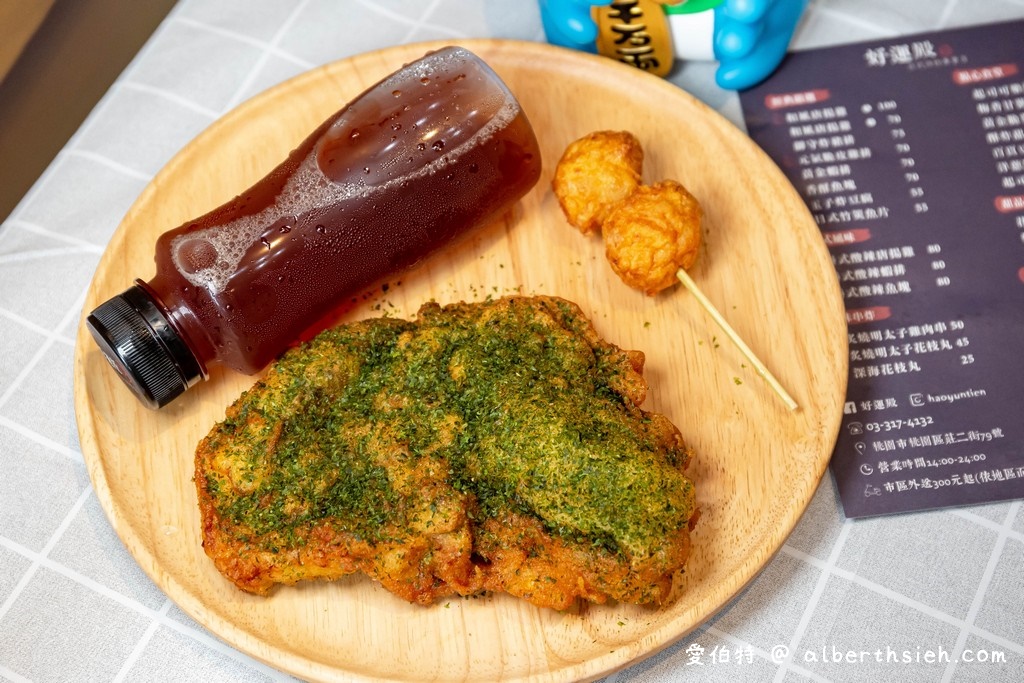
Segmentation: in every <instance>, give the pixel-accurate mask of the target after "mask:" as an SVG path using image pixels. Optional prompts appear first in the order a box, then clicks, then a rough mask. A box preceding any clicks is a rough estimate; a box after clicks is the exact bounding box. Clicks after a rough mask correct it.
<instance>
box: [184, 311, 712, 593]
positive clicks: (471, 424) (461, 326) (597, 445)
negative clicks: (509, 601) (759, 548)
mask: <svg viewBox="0 0 1024 683" xmlns="http://www.w3.org/2000/svg"><path fill="white" fill-rule="evenodd" d="M418 318H419V319H418V321H416V322H408V321H402V320H397V319H378V320H375V321H363V322H358V323H352V324H350V325H346V326H343V327H341V328H337V329H336V330H331V331H328V332H326V333H324V334H323V335H321V336H319V337H317V338H316V339H315V340H313V341H312V342H311V343H309V344H307V345H305V346H304V347H302V348H300V349H295V350H293V351H290V352H288V353H287V354H286V355H285V356H284V357H283V358H282V359H281V360H280V361H278V362H277V363H276V364H275V365H274V366H272V367H271V368H270V369H269V370H268V372H267V374H266V376H265V377H264V378H263V379H261V380H260V381H259V382H258V383H257V384H256V385H255V386H254V387H253V388H252V389H250V390H249V391H247V392H246V393H245V394H243V395H242V396H241V397H240V398H239V400H238V401H236V403H235V404H233V405H232V406H231V407H230V408H229V409H228V411H227V415H226V419H225V420H224V421H223V422H222V423H220V424H219V425H217V426H216V427H215V428H214V429H213V430H212V431H211V432H210V433H209V434H208V435H207V436H206V437H205V438H204V439H203V440H202V441H201V442H200V444H199V445H198V448H197V449H196V458H195V462H196V474H195V484H196V491H197V494H198V500H199V510H200V516H201V520H202V537H203V548H204V550H205V551H206V554H207V555H208V556H209V557H210V558H211V559H212V561H213V563H214V565H215V566H216V568H217V569H218V570H219V571H220V572H221V573H222V574H223V575H224V576H225V577H226V578H227V579H228V580H230V581H231V582H232V583H234V584H235V585H236V586H237V587H238V588H240V589H242V590H244V591H247V592H250V593H255V594H259V595H266V594H268V593H269V592H270V591H271V589H272V588H273V587H274V586H275V585H277V584H285V585H290V584H294V583H296V582H298V581H303V580H315V579H321V580H331V579H337V578H340V577H342V576H345V575H347V574H353V573H357V572H359V573H363V574H366V575H367V576H369V577H371V578H373V579H375V580H376V581H378V582H379V583H380V584H381V585H382V586H383V587H384V588H386V589H387V590H389V591H391V592H392V593H394V594H395V595H398V596H400V597H402V598H403V599H405V600H408V601H410V602H413V603H419V604H423V605H427V604H430V603H432V602H434V601H436V600H437V599H438V598H440V597H442V596H451V595H463V596H465V595H472V594H476V593H480V592H482V591H500V592H507V593H510V594H512V595H517V596H520V597H522V598H523V599H525V600H528V601H529V602H531V603H533V604H535V605H537V606H541V607H552V608H556V609H564V608H566V607H568V606H569V605H570V604H571V603H572V602H573V601H574V600H576V599H580V598H582V599H585V600H590V601H593V602H598V603H603V602H605V601H607V600H609V599H613V600H620V601H626V602H631V603H638V604H643V603H652V602H653V603H660V602H661V601H662V600H664V599H665V597H666V596H667V595H668V592H669V590H670V588H671V584H672V580H673V576H674V574H675V573H676V572H677V571H678V570H679V569H680V568H682V567H683V565H684V564H685V562H686V558H687V555H688V553H689V548H690V540H689V529H690V525H691V524H692V521H693V520H694V519H695V509H694V493H693V487H692V484H691V482H690V481H689V480H688V479H687V478H686V477H685V474H684V473H683V471H684V470H685V468H686V466H687V464H688V461H689V459H690V455H691V454H690V450H689V449H688V448H687V447H686V445H685V444H684V443H683V440H682V437H681V435H680V433H679V430H678V429H677V428H676V427H675V426H674V425H673V424H672V423H671V422H670V421H669V420H668V419H667V418H666V417H664V416H662V415H659V414H657V413H652V412H646V411H643V410H642V409H640V407H639V404H640V403H641V402H642V401H643V400H644V397H645V395H646V392H647V383H646V381H645V380H644V378H643V376H642V375H641V374H640V372H641V371H642V369H643V354H641V353H639V352H627V351H623V350H622V349H619V348H618V347H616V346H614V345H612V344H609V343H608V342H605V341H603V340H602V339H601V338H600V336H599V335H598V334H597V331H596V330H595V329H594V327H593V326H592V325H591V323H590V321H589V320H587V319H586V318H585V317H584V316H583V314H582V311H580V310H579V308H578V307H577V306H575V304H572V303H570V302H567V301H565V300H562V299H557V298H554V297H507V298H503V299H500V300H497V301H492V302H486V303H482V304H453V305H451V306H447V307H444V308H441V307H440V306H438V305H436V304H428V305H426V306H424V307H423V308H422V309H421V310H420V313H419V316H418ZM517 334H518V335H520V336H519V337H515V335H517ZM453 340H454V341H453ZM481 344H482V345H483V346H480V345H481ZM482 348H487V349H492V351H491V353H490V354H481V353H475V352H474V353H473V354H469V353H468V351H470V350H473V349H477V350H479V349H482ZM441 357H444V358H445V359H446V361H445V362H439V359H440V358H441ZM501 363H507V364H508V367H509V368H512V369H513V370H514V374H515V375H524V376H526V375H530V377H528V378H527V379H526V380H523V382H522V383H521V384H520V385H516V384H515V383H514V380H515V377H508V378H507V381H506V380H505V379H503V376H501V375H494V376H491V375H488V374H487V373H489V372H491V371H492V370H493V368H494V367H495V366H496V364H498V365H500V364H501ZM421 371H426V372H427V373H428V374H421ZM531 373H535V374H532V375H531ZM481 375H486V376H485V377H483V378H482V379H481ZM429 378H433V379H431V381H432V382H437V384H431V385H429V386H423V385H422V384H421V383H422V382H423V381H425V380H426V379H429ZM475 380H476V381H475ZM589 382H594V386H593V389H592V390H587V392H589V391H593V393H592V394H589V393H587V392H582V393H581V391H579V390H578V389H579V387H580V385H582V384H587V383H589ZM520 391H522V392H525V393H519V392H520ZM475 393H479V394H481V398H480V399H479V400H477V399H476V398H474V397H473V395H474V394H475ZM569 395H575V396H576V397H577V398H575V399H573V398H565V397H566V396H569ZM438 396H440V398H439V397H438ZM581 396H584V398H579V397H581ZM361 397H362V398H361ZM559 401H564V403H563V404H561V405H560V404H558V403H557V402H559ZM499 435H500V436H499ZM602 487H603V488H602ZM616 496H618V497H620V498H621V501H620V500H616V502H615V504H613V505H612V506H609V505H608V501H609V500H610V499H611V498H612V497H616ZM654 519H657V520H659V521H657V522H652V521H651V520H654Z"/></svg>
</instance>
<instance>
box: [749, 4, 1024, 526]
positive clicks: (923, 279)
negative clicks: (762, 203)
mask: <svg viewBox="0 0 1024 683" xmlns="http://www.w3.org/2000/svg"><path fill="white" fill-rule="evenodd" d="M740 99H741V103H742V106H743V112H744V116H745V119H746V123H747V127H748V130H749V132H750V136H751V137H752V138H753V139H754V141H755V142H757V143H758V144H759V145H760V146H761V147H762V148H763V149H764V150H765V151H766V152H767V153H768V154H769V155H770V156H771V157H772V158H773V159H774V160H775V161H776V163H778V165H779V166H780V167H781V168H782V170H783V172H784V173H785V174H786V175H787V176H788V177H789V179H790V180H791V181H792V183H793V185H794V186H795V187H796V188H797V189H798V191H799V192H800V193H801V195H802V196H803V198H804V199H805V200H806V202H807V205H808V207H809V209H810V211H811V213H812V215H813V216H814V218H815V220H816V221H817V223H818V226H819V227H820V228H821V232H822V235H823V237H824V239H825V243H826V244H827V245H828V248H829V251H830V253H831V255H832V260H833V263H834V264H835V267H836V273H837V275H838V277H839V283H840V286H841V288H842V293H843V297H844V301H845V305H846V319H847V323H848V335H849V354H850V356H849V360H850V375H849V388H848V392H847V397H846V404H845V409H844V416H843V422H842V429H841V433H840V435H839V438H838V443H837V446H836V450H835V452H834V454H833V457H832V469H833V472H834V474H835V479H836V482H837V485H838V488H839V494H840V497H841V499H842V503H843V507H844V510H845V513H846V515H847V516H848V517H864V516H869V515H879V514H887V513H896V512H905V511H910V510H920V509H926V508H937V507H944V506H952V505H965V504H973V503H984V502H990V501H998V500H1006V499H1012V498H1022V497H1024V22H1019V21H1018V22H1013V23H1004V24H994V25H987V26H977V27H972V28H964V29H955V30H947V31H939V32H934V33H922V34H919V35H912V36H904V37H900V38H893V39H886V40H879V41H873V42H866V43H857V44H850V45H844V46H839V47H831V48H824V49H814V50H807V51H803V52H797V53H794V54H792V55H790V56H789V57H788V58H787V59H786V61H785V62H784V63H783V65H782V66H781V68H780V69H779V70H778V71H777V72H776V73H775V74H774V75H773V76H772V77H771V78H770V79H769V80H768V81H767V82H765V83H763V84H761V85H760V86H758V87H756V88H753V89H751V90H748V91H746V92H744V93H742V94H741V98H740ZM777 229H784V226H777Z"/></svg>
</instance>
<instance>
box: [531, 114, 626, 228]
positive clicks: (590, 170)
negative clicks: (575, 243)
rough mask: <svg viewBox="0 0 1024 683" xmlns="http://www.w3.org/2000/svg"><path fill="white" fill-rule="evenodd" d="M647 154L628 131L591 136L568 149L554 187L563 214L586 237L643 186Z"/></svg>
mask: <svg viewBox="0 0 1024 683" xmlns="http://www.w3.org/2000/svg"><path fill="white" fill-rule="evenodd" d="M643 163H644V151H643V148H642V147H641V146H640V141H639V140H637V139H636V136H634V135H633V134H632V133H630V132H628V131H610V130H602V131H596V132H593V133H589V134H588V135H585V136H583V137H582V138H580V139H578V140H576V141H574V142H572V143H571V144H570V145H569V146H568V147H566V149H565V152H564V153H563V154H562V158H561V159H560V160H559V162H558V166H557V167H556V168H555V177H554V179H553V180H552V181H551V186H552V188H553V189H554V191H555V196H556V197H557V198H558V204H559V206H561V207H562V213H564V214H565V217H566V219H567V220H568V221H569V223H571V224H572V225H574V226H576V227H577V228H578V229H579V230H580V232H582V233H583V234H584V235H590V234H593V233H596V232H598V231H599V230H600V229H601V224H602V223H603V222H604V219H605V217H606V216H607V215H608V213H609V211H611V209H612V208H613V207H614V206H615V205H616V204H618V203H619V202H621V201H622V200H623V199H625V198H626V197H628V196H629V195H630V194H632V193H633V190H635V189H636V188H637V187H638V186H639V185H640V174H641V171H642V169H643Z"/></svg>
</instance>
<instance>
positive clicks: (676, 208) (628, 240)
mask: <svg viewBox="0 0 1024 683" xmlns="http://www.w3.org/2000/svg"><path fill="white" fill-rule="evenodd" d="M702 217H703V210H702V209H701V206H700V203H699V202H698V201H697V200H696V199H695V198H694V196H693V195H691V194H690V193H689V192H688V191H687V190H686V188H684V187H683V186H682V185H680V184H679V183H677V182H676V181H674V180H664V181H662V182H659V183H655V184H654V185H646V186H643V187H639V188H637V189H636V191H635V192H634V193H633V194H632V195H630V196H629V197H628V198H626V200H625V201H623V202H622V203H620V204H618V205H617V206H616V207H615V208H614V209H613V210H612V211H611V213H609V214H608V217H607V219H606V220H605V222H604V239H605V254H606V255H607V257H608V261H609V262H610V263H611V266H612V269H613V270H614V271H615V272H616V274H618V276H619V277H620V278H622V280H623V282H625V283H626V284H627V285H629V286H630V287H633V288H635V289H639V290H642V291H643V292H645V293H646V294H648V295H654V294H656V293H657V292H659V291H661V290H663V289H665V288H667V287H670V286H672V285H673V284H674V283H675V282H676V271H678V270H679V269H680V268H683V269H687V268H689V267H690V266H692V265H693V262H694V261H695V260H696V258H697V253H698V252H699V251H700V243H701V219H702Z"/></svg>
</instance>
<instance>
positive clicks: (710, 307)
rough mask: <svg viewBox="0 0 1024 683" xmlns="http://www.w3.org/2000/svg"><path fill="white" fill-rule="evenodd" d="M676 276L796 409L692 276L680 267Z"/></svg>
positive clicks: (758, 370)
mask: <svg viewBox="0 0 1024 683" xmlns="http://www.w3.org/2000/svg"><path fill="white" fill-rule="evenodd" d="M676 277H677V278H679V281H680V282H682V283H683V286H684V287H686V289H688V290H689V291H690V293H691V294H693V296H694V297H696V299H697V301H698V302H699V303H700V305H701V306H702V307H703V308H704V310H705V311H707V312H708V313H709V314H710V315H711V317H712V318H714V320H715V322H716V323H718V326H719V327H721V328H722V331H723V332H725V334H726V336H728V337H729V339H731V340H732V342H733V343H734V344H736V346H737V348H739V350H740V351H741V352H742V353H743V355H744V356H746V358H747V360H748V361H750V363H751V365H753V366H754V369H755V370H757V374H759V375H761V377H762V378H764V380H765V381H766V382H768V385H769V386H770V387H771V388H772V389H773V390H774V391H775V393H776V394H778V395H779V398H781V399H782V402H783V403H785V404H786V407H787V408H789V409H790V410H796V409H797V408H798V406H797V402H796V401H795V400H793V397H792V396H790V395H789V393H788V392H787V391H786V390H785V389H784V388H783V387H782V385H781V384H779V380H777V379H775V375H773V374H772V373H771V371H769V370H768V368H767V367H766V366H765V364H764V363H762V362H761V360H760V359H759V358H758V357H757V356H755V355H754V352H753V351H751V350H750V347H749V346H747V345H746V343H745V342H744V341H743V340H742V339H740V336H739V335H738V334H736V330H734V329H732V326H731V325H729V323H728V322H727V321H726V319H725V318H723V317H722V314H721V313H719V312H718V309H717V308H715V306H714V304H712V303H711V301H709V300H708V298H707V297H706V296H704V292H702V291H700V287H698V286H697V283H696V282H694V281H693V278H691V277H690V275H689V274H688V273H687V272H686V271H685V270H683V269H682V268H680V269H679V270H678V271H676Z"/></svg>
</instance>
